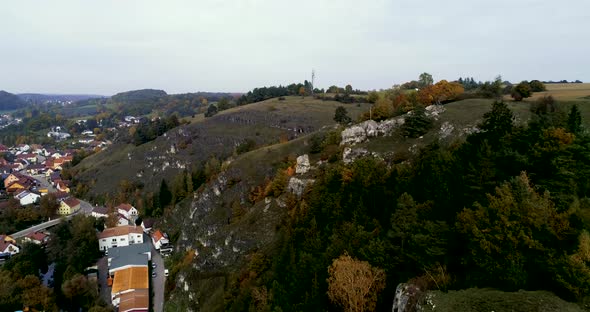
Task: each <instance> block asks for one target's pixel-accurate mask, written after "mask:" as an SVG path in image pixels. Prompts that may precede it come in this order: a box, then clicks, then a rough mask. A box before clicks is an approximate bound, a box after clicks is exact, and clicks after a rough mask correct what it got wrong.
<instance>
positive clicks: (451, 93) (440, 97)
mask: <svg viewBox="0 0 590 312" xmlns="http://www.w3.org/2000/svg"><path fill="white" fill-rule="evenodd" d="M464 91H465V90H464V89H463V86H462V85H461V84H459V83H456V82H448V81H446V80H441V81H439V82H437V83H436V84H434V85H429V86H426V87H425V88H422V89H421V90H420V91H419V92H418V98H419V101H420V103H422V104H423V105H425V106H427V105H430V104H438V105H440V104H442V102H445V101H449V100H453V99H456V98H457V97H458V96H459V95H461V94H463V92H464Z"/></svg>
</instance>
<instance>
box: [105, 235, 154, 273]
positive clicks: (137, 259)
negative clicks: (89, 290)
mask: <svg viewBox="0 0 590 312" xmlns="http://www.w3.org/2000/svg"><path fill="white" fill-rule="evenodd" d="M151 260H152V252H151V247H150V245H149V244H145V243H144V244H134V245H129V246H124V247H117V248H111V249H109V255H108V259H107V265H108V267H109V275H111V276H113V274H114V273H115V272H117V271H120V270H125V269H128V268H132V267H147V266H148V262H149V261H151Z"/></svg>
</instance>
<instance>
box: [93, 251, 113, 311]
mask: <svg viewBox="0 0 590 312" xmlns="http://www.w3.org/2000/svg"><path fill="white" fill-rule="evenodd" d="M96 265H97V266H98V289H99V290H100V297H101V298H102V299H104V301H105V302H106V303H108V304H110V303H111V288H110V287H109V286H107V276H108V274H109V268H108V267H107V257H106V256H104V257H101V258H100V259H99V260H98V263H97V264H96Z"/></svg>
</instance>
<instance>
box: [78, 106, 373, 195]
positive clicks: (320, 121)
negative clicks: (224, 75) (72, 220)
mask: <svg viewBox="0 0 590 312" xmlns="http://www.w3.org/2000/svg"><path fill="white" fill-rule="evenodd" d="M340 105H342V104H340V103H337V102H330V101H325V102H324V101H319V100H314V99H312V98H311V97H306V98H300V97H287V98H286V100H285V101H279V100H278V99H271V100H267V101H264V102H259V103H255V104H249V105H245V106H240V107H236V108H233V109H229V110H226V111H223V112H221V113H219V114H217V115H215V116H213V117H210V118H205V119H199V120H198V121H195V122H193V123H191V124H189V125H185V126H182V127H178V128H176V129H173V130H171V131H169V132H168V133H166V134H165V135H164V136H161V137H159V138H157V139H156V140H154V141H152V142H149V143H146V144H143V145H140V146H137V147H136V146H132V145H127V146H126V145H124V144H121V143H118V144H115V145H113V146H112V147H110V148H109V149H108V150H106V151H103V152H100V153H98V154H95V155H93V156H91V157H88V158H87V159H85V160H84V161H82V162H81V163H80V164H78V165H77V166H76V167H75V170H77V171H78V172H79V174H78V176H77V178H78V179H79V180H80V181H82V182H83V183H86V184H88V185H89V186H90V190H91V192H90V194H89V195H90V196H94V195H96V194H102V193H107V192H108V193H113V192H115V191H116V190H117V188H118V184H119V181H121V180H128V181H137V182H141V183H143V184H144V185H145V186H146V187H147V188H148V189H154V188H155V187H157V186H158V185H159V183H160V181H161V179H163V178H166V179H171V178H172V177H173V176H175V175H176V174H177V173H179V172H180V171H183V170H185V169H188V170H190V169H191V167H192V166H197V165H199V164H201V163H202V162H205V161H207V160H208V159H209V158H211V157H213V156H215V157H217V158H219V159H225V158H226V157H228V156H231V155H232V154H233V153H234V150H235V148H236V147H237V146H238V145H239V144H241V143H243V142H245V140H248V139H249V140H253V141H254V142H256V145H257V146H265V145H269V144H274V143H278V142H279V141H287V140H290V139H294V138H297V137H301V136H304V135H306V134H309V133H312V132H314V131H317V130H319V129H321V128H322V127H324V126H328V125H332V124H334V121H333V117H334V111H335V108H336V107H337V106H340ZM346 107H347V109H348V111H349V114H350V115H351V116H352V117H353V118H356V117H358V116H359V115H360V114H361V113H362V112H364V111H366V110H367V109H368V107H367V106H365V105H361V106H356V105H347V106H346Z"/></svg>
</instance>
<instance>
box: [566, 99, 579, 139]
mask: <svg viewBox="0 0 590 312" xmlns="http://www.w3.org/2000/svg"><path fill="white" fill-rule="evenodd" d="M567 129H568V130H569V132H571V133H574V134H576V133H579V132H580V131H582V115H581V114H580V110H579V109H578V105H576V104H574V106H572V109H571V110H570V113H569V115H568V116H567Z"/></svg>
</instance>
